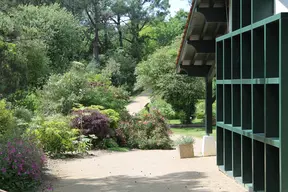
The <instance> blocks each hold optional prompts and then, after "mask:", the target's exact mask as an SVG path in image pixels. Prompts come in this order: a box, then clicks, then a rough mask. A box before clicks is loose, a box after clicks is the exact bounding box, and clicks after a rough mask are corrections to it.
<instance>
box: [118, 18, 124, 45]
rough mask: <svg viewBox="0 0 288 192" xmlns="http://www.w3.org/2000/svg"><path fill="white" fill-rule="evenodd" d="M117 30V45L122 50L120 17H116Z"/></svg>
mask: <svg viewBox="0 0 288 192" xmlns="http://www.w3.org/2000/svg"><path fill="white" fill-rule="evenodd" d="M117 30H118V35H119V44H120V47H121V48H123V34H122V30H121V17H120V15H117Z"/></svg>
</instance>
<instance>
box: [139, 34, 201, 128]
mask: <svg viewBox="0 0 288 192" xmlns="http://www.w3.org/2000/svg"><path fill="white" fill-rule="evenodd" d="M179 41H180V39H179V37H177V38H176V41H175V42H174V43H173V44H171V45H170V46H167V47H164V48H161V49H158V50H157V51H156V52H155V53H153V54H152V55H151V56H150V57H149V59H148V60H147V61H143V62H141V63H140V64H139V65H138V66H137V68H136V74H137V84H136V85H137V88H141V87H144V88H145V89H152V90H153V94H154V95H156V96H159V95H160V96H161V97H162V98H163V99H164V100H165V101H167V102H168V103H169V104H171V105H172V107H173V109H174V110H175V111H176V112H180V111H184V112H185V118H184V119H183V120H182V121H183V122H184V123H191V120H192V119H193V116H194V113H195V110H196V109H195V104H196V103H197V100H198V99H202V98H203V97H204V89H205V86H204V81H203V79H199V78H193V77H187V76H184V75H177V74H176V72H175V61H176V57H177V51H178V49H179Z"/></svg>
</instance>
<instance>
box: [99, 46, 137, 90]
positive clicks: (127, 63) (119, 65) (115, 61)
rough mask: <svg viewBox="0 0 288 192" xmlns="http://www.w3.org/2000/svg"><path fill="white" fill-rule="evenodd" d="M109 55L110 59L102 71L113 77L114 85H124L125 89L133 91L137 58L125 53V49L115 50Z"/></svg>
mask: <svg viewBox="0 0 288 192" xmlns="http://www.w3.org/2000/svg"><path fill="white" fill-rule="evenodd" d="M108 56H109V59H108V61H107V64H106V67H105V68H104V69H103V71H102V73H103V74H105V75H106V76H108V77H110V78H111V81H112V84H113V85H114V86H116V87H119V86H122V87H124V88H125V90H127V91H129V92H132V91H133V88H134V84H135V82H136V77H135V75H134V72H135V67H136V61H135V59H134V58H132V57H131V56H130V55H129V54H127V53H125V51H124V50H123V49H117V50H115V51H114V50H113V53H111V54H108Z"/></svg>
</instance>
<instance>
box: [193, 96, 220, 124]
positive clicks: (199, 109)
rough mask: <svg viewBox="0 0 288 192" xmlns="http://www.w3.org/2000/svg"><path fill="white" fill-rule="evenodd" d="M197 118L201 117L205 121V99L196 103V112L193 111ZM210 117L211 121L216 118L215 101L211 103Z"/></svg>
mask: <svg viewBox="0 0 288 192" xmlns="http://www.w3.org/2000/svg"><path fill="white" fill-rule="evenodd" d="M195 115H196V117H197V119H202V121H203V122H204V121H205V101H204V100H199V102H198V103H197V104H196V113H195ZM212 118H213V121H215V120H216V102H214V103H213V105H212Z"/></svg>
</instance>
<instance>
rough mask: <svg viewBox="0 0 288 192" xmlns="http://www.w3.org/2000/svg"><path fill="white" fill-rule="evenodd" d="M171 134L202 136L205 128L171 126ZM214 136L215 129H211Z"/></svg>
mask: <svg viewBox="0 0 288 192" xmlns="http://www.w3.org/2000/svg"><path fill="white" fill-rule="evenodd" d="M171 130H172V132H173V134H177V135H187V136H192V137H198V138H202V137H203V136H204V135H206V134H205V128H171ZM212 135H213V136H214V137H216V130H215V128H214V129H213V134H212Z"/></svg>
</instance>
